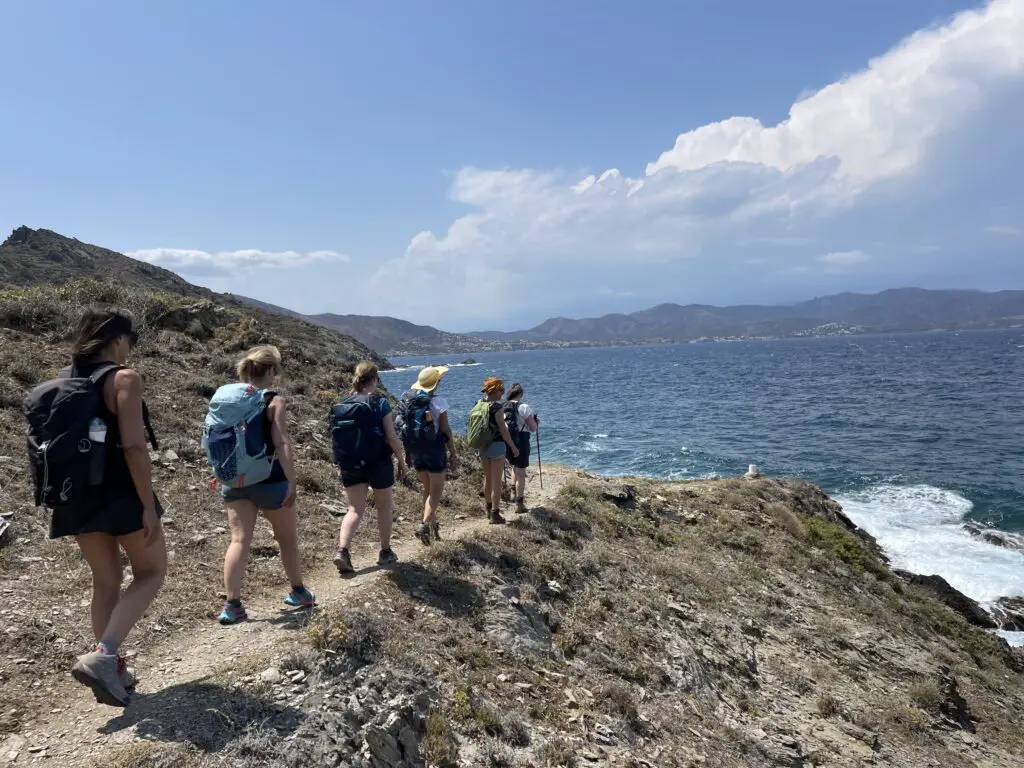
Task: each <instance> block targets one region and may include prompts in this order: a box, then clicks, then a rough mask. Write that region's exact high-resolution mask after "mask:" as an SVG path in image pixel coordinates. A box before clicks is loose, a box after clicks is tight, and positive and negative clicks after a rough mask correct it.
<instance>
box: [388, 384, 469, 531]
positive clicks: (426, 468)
mask: <svg viewBox="0 0 1024 768" xmlns="http://www.w3.org/2000/svg"><path fill="white" fill-rule="evenodd" d="M447 372H448V368H447V367H445V366H428V367H426V368H424V369H423V370H422V371H420V375H419V376H418V377H417V378H416V383H415V384H413V385H412V388H411V389H409V391H408V392H406V393H405V394H404V395H402V400H401V402H400V403H399V405H398V414H397V419H396V422H397V426H398V433H399V435H400V436H401V437H402V443H403V445H404V446H405V461H406V463H407V464H408V465H409V466H410V467H412V468H413V469H415V470H416V474H418V475H419V478H420V483H421V484H422V485H423V527H422V528H420V531H419V533H418V534H417V536H418V538H419V539H420V541H422V542H423V543H424V544H426V545H428V546H429V545H430V544H431V543H433V542H434V541H438V540H440V538H441V526H440V524H439V523H438V522H437V508H438V507H439V506H440V504H441V494H442V493H443V492H444V483H445V473H446V472H447V470H448V467H451V468H452V469H455V468H456V466H457V464H458V458H457V457H456V454H455V439H454V437H453V435H452V428H451V425H450V424H449V423H448V402H447V401H446V400H445V399H444V398H443V397H441V396H440V395H438V394H437V389H438V387H439V386H440V385H441V379H443V378H444V375H445V374H446V373H447Z"/></svg>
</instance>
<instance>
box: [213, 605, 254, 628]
mask: <svg viewBox="0 0 1024 768" xmlns="http://www.w3.org/2000/svg"><path fill="white" fill-rule="evenodd" d="M248 618H249V616H248V614H246V612H245V606H244V605H242V604H241V603H224V610H222V611H221V612H220V616H218V617H217V621H219V622H220V623H221V624H224V625H228V624H237V623H238V622H240V621H245V620H246V619H248Z"/></svg>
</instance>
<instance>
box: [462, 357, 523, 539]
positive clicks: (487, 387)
mask: <svg viewBox="0 0 1024 768" xmlns="http://www.w3.org/2000/svg"><path fill="white" fill-rule="evenodd" d="M482 392H483V395H484V396H483V398H481V399H480V400H478V401H477V404H476V405H474V406H473V409H472V410H471V411H470V413H469V429H468V430H467V433H466V437H467V439H468V440H469V444H470V446H471V447H472V448H475V449H476V450H477V451H479V453H480V459H481V461H482V462H483V468H484V500H485V503H486V509H487V519H488V521H489V522H490V523H491V524H493V525H504V524H505V518H504V517H502V516H501V476H502V474H503V472H504V471H505V455H506V451H507V452H509V453H511V454H512V456H513V458H518V457H519V446H517V445H516V444H515V443H514V442H512V436H511V435H510V434H509V432H508V426H506V424H505V419H504V418H502V417H501V416H500V414H501V403H500V402H498V401H499V400H501V396H502V395H503V394H505V382H503V381H502V380H501V379H497V378H494V377H491V378H488V379H486V380H485V381H484V385H483V390H482Z"/></svg>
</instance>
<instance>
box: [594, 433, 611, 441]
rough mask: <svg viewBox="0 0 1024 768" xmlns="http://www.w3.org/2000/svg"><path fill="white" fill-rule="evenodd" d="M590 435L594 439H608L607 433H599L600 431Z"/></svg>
mask: <svg viewBox="0 0 1024 768" xmlns="http://www.w3.org/2000/svg"><path fill="white" fill-rule="evenodd" d="M591 437H592V438H594V439H595V440H606V439H608V435H604V434H601V433H600V432H598V433H597V434H596V435H591Z"/></svg>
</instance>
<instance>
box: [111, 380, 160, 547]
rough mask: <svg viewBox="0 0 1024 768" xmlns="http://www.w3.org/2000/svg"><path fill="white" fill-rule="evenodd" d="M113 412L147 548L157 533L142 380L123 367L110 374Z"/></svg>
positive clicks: (158, 528) (157, 520)
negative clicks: (135, 496)
mask: <svg viewBox="0 0 1024 768" xmlns="http://www.w3.org/2000/svg"><path fill="white" fill-rule="evenodd" d="M113 378H114V381H113V388H114V404H115V408H114V412H115V413H116V414H117V427H118V430H119V431H120V432H121V446H122V448H123V449H124V460H125V463H126V464H127V465H128V471H129V472H130V473H131V476H132V483H133V484H134V485H135V492H136V493H137V494H138V496H139V500H140V501H141V502H142V531H143V536H144V539H145V543H146V545H147V546H148V545H149V544H150V543H152V541H153V540H154V537H155V536H156V535H157V534H158V532H159V530H160V518H158V517H157V515H156V497H155V496H154V495H153V467H152V465H151V464H150V462H149V446H148V444H147V443H146V430H145V427H144V426H143V421H142V377H141V376H139V373H138V371H133V370H132V369H130V368H125V369H122V370H120V371H118V372H117V373H115V374H114V377H113Z"/></svg>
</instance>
